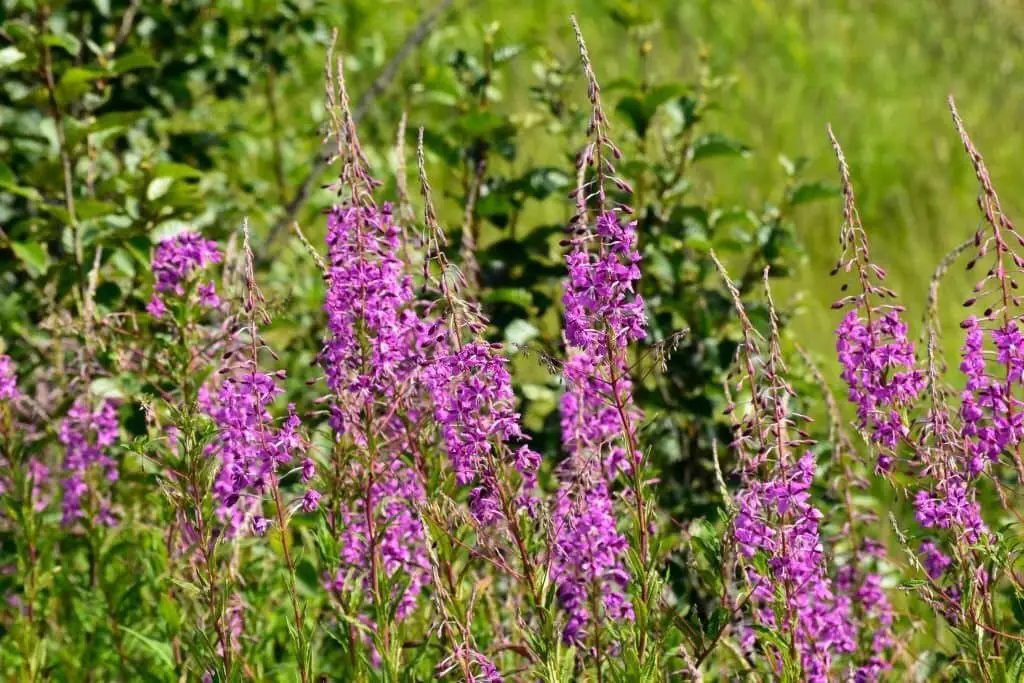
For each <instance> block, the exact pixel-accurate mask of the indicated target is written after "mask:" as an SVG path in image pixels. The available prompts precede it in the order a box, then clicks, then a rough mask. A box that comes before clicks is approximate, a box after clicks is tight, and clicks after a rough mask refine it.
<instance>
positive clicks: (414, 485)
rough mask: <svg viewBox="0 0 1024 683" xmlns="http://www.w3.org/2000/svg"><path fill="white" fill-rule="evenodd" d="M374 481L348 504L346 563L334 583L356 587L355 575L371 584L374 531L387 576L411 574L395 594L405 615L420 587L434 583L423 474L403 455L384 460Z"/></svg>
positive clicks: (341, 587) (343, 540)
mask: <svg viewBox="0 0 1024 683" xmlns="http://www.w3.org/2000/svg"><path fill="white" fill-rule="evenodd" d="M372 481H373V484H372V485H371V486H370V487H369V493H368V495H367V496H365V497H356V498H355V499H354V500H352V501H351V502H349V503H348V504H347V505H345V506H344V507H343V508H342V513H341V524H340V526H341V529H342V532H341V545H342V549H341V567H340V568H339V569H338V571H337V573H336V575H335V576H334V577H333V579H332V580H330V581H329V582H328V587H329V588H330V589H332V590H334V591H336V592H339V593H340V592H344V591H350V590H352V589H354V588H355V586H354V585H352V584H351V583H350V582H351V581H353V580H354V581H357V582H359V583H361V585H362V586H363V588H364V589H365V590H369V589H370V587H371V577H370V569H371V562H370V552H371V550H370V542H369V541H370V538H371V535H372V537H373V538H375V539H376V544H375V546H376V549H375V552H376V554H377V555H378V557H379V558H380V561H381V562H382V564H383V570H384V571H383V574H382V575H383V576H384V577H387V578H389V579H390V578H392V577H395V576H396V575H401V576H405V577H406V578H407V584H406V585H405V587H404V590H401V591H400V593H397V594H396V595H394V596H392V597H393V598H394V599H396V600H397V601H398V607H397V610H396V612H395V616H396V618H397V619H398V620H402V619H404V618H405V617H406V616H408V615H409V614H411V613H412V612H413V610H415V608H416V600H417V598H418V596H419V594H420V592H421V591H422V590H423V587H424V586H426V585H427V584H428V583H429V582H430V563H429V559H428V557H427V551H426V546H425V543H426V532H425V530H424V528H423V525H422V523H421V522H420V519H419V517H418V515H417V514H416V513H415V508H414V506H415V505H418V504H420V503H422V502H424V500H425V497H426V494H425V493H424V491H423V486H422V484H421V483H420V480H419V477H418V476H417V475H416V474H415V473H414V472H413V471H412V470H411V469H409V468H408V467H406V466H405V465H403V464H402V462H401V461H400V460H398V459H396V460H394V461H392V462H391V463H390V464H389V465H387V466H384V465H383V464H379V465H378V467H377V471H376V472H375V474H374V476H373V479H372ZM367 510H369V514H367ZM371 524H372V525H373V526H372V529H371V528H370V525H371ZM396 590H399V589H397V588H396Z"/></svg>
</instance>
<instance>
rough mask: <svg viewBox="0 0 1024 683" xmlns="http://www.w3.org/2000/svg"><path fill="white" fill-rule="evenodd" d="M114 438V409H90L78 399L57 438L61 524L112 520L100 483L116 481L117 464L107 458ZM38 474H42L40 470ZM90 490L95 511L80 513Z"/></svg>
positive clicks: (104, 405)
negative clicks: (61, 462)
mask: <svg viewBox="0 0 1024 683" xmlns="http://www.w3.org/2000/svg"><path fill="white" fill-rule="evenodd" d="M117 438H118V420H117V407H116V405H115V403H114V402H113V401H111V400H104V401H101V402H100V403H99V406H98V407H97V408H96V409H95V410H93V409H92V407H91V406H90V402H89V400H88V399H87V398H85V397H82V398H79V399H78V400H77V401H75V403H74V405H72V406H71V409H70V410H69V411H68V414H67V417H65V418H64V420H63V421H62V422H61V425H60V430H59V432H58V439H59V440H60V442H61V443H62V444H63V445H64V447H65V455H64V465H63V470H64V475H65V476H64V479H63V481H62V483H61V485H62V487H63V489H64V497H63V501H62V503H61V506H62V521H63V523H64V524H65V525H69V524H73V523H74V522H75V520H78V519H83V518H84V517H85V516H86V515H87V514H92V515H94V516H95V521H97V522H100V523H107V524H110V523H112V522H114V521H115V520H114V518H113V516H112V515H111V514H110V508H109V506H110V499H109V491H106V490H104V485H103V482H106V483H107V484H109V483H111V482H114V481H117V479H118V468H117V461H115V460H114V459H113V458H112V457H111V456H110V449H111V447H112V446H113V445H114V444H115V443H116V442H117ZM43 470H45V468H43ZM39 474H40V475H42V474H43V471H40V472H39ZM90 490H92V491H94V492H95V494H96V500H97V501H98V503H99V508H98V509H90V510H83V509H82V502H83V500H85V499H86V497H87V494H88V493H89V492H90Z"/></svg>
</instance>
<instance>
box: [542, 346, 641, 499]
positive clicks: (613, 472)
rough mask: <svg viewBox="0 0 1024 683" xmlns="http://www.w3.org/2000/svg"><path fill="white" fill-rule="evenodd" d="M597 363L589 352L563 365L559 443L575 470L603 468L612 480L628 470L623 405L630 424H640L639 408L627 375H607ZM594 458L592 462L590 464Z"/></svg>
mask: <svg viewBox="0 0 1024 683" xmlns="http://www.w3.org/2000/svg"><path fill="white" fill-rule="evenodd" d="M604 367H607V363H601V361H600V360H599V359H595V358H593V357H592V356H590V355H589V354H587V353H576V354H573V355H571V356H570V357H569V358H568V359H567V360H566V362H565V365H564V366H563V368H562V377H563V379H564V380H565V387H566V390H565V393H564V394H562V400H561V426H562V444H563V446H564V447H565V450H566V451H567V452H568V453H569V454H570V455H571V456H572V459H573V461H572V463H571V466H572V467H574V468H576V469H577V470H585V471H588V472H589V471H593V472H597V473H600V472H603V474H604V476H605V477H608V478H611V479H614V478H615V477H616V476H617V475H618V474H619V473H628V472H630V471H631V469H632V466H633V464H634V463H631V462H629V458H628V457H627V452H626V448H625V447H624V446H623V444H622V443H621V442H620V441H619V440H618V438H617V437H619V436H620V435H621V434H622V415H621V414H620V412H619V408H620V407H621V408H622V410H623V411H625V412H626V413H628V415H627V416H628V418H629V423H630V424H631V425H638V424H640V420H641V417H642V416H641V413H640V410H639V409H638V408H637V407H636V406H635V405H634V404H633V399H632V392H633V383H632V381H631V380H630V377H629V375H628V374H626V375H622V376H617V377H615V382H614V384H613V383H612V382H611V381H609V380H608V379H607V378H605V377H604V376H603V375H607V373H605V372H602V369H603V368H604ZM591 461H594V462H591Z"/></svg>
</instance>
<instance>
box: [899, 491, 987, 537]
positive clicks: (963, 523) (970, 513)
mask: <svg viewBox="0 0 1024 683" xmlns="http://www.w3.org/2000/svg"><path fill="white" fill-rule="evenodd" d="M914 507H915V508H916V510H917V512H916V514H915V517H916V518H917V521H918V522H920V523H921V525H922V526H924V527H926V528H931V529H954V530H956V531H957V532H958V533H961V534H963V536H964V538H965V539H966V540H967V542H968V543H977V542H978V541H979V540H980V539H981V538H982V537H987V536H988V529H987V527H986V526H985V522H984V521H983V520H982V519H981V506H980V505H979V504H978V502H977V500H976V499H975V492H974V487H972V486H970V485H969V484H968V483H967V480H966V479H964V477H963V476H961V475H959V474H954V475H952V476H949V477H947V478H946V479H944V480H941V481H939V483H938V484H937V485H936V486H935V492H934V493H931V492H929V491H927V490H923V489H922V490H919V491H918V492H917V495H916V496H915V497H914Z"/></svg>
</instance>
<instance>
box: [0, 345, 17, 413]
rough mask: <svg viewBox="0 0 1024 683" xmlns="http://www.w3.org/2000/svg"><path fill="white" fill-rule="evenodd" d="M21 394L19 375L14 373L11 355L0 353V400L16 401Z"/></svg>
mask: <svg viewBox="0 0 1024 683" xmlns="http://www.w3.org/2000/svg"><path fill="white" fill-rule="evenodd" d="M20 396H21V393H20V392H19V391H18V377H17V375H16V374H15V373H14V364H13V363H11V357H10V356H6V355H4V354H2V353H0V401H14V400H15V399H17V398H19V397H20Z"/></svg>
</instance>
